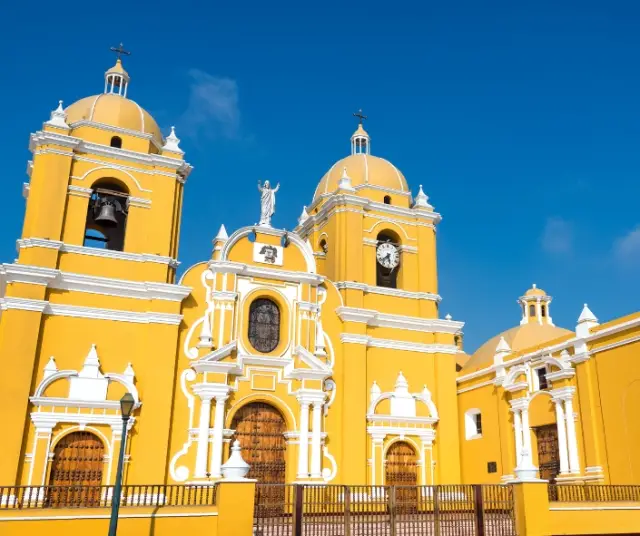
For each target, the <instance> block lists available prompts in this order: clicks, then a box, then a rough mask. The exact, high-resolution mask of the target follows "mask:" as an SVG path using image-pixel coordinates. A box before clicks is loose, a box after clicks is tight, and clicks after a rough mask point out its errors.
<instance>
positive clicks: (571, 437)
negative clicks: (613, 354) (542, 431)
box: [564, 397, 580, 473]
mask: <svg viewBox="0 0 640 536" xmlns="http://www.w3.org/2000/svg"><path fill="white" fill-rule="evenodd" d="M564 414H565V419H566V422H567V443H568V447H569V471H570V472H572V473H580V460H579V459H578V442H577V441H576V423H575V421H574V419H573V400H572V398H571V397H568V398H566V399H565V402H564Z"/></svg>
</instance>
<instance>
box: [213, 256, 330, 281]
mask: <svg viewBox="0 0 640 536" xmlns="http://www.w3.org/2000/svg"><path fill="white" fill-rule="evenodd" d="M209 269H210V270H211V271H212V272H219V273H233V274H237V275H244V276H248V277H261V278H264V279H276V280H279V281H289V282H292V283H306V284H309V285H316V286H317V285H319V284H321V283H322V282H324V280H325V278H324V276H322V275H318V274H313V273H311V272H294V271H291V270H279V269H276V268H267V267H261V266H253V265H250V264H244V263H240V262H232V261H217V260H212V261H209Z"/></svg>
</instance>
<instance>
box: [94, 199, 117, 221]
mask: <svg viewBox="0 0 640 536" xmlns="http://www.w3.org/2000/svg"><path fill="white" fill-rule="evenodd" d="M94 221H95V222H96V223H99V224H101V225H104V226H105V227H115V226H116V225H118V220H116V207H115V205H114V204H113V203H110V202H109V201H106V202H104V203H102V206H101V207H100V212H99V213H98V215H97V216H96V217H95V218H94Z"/></svg>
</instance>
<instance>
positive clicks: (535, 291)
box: [524, 283, 547, 296]
mask: <svg viewBox="0 0 640 536" xmlns="http://www.w3.org/2000/svg"><path fill="white" fill-rule="evenodd" d="M524 295H525V296H546V295H547V293H546V292H545V291H544V290H542V289H541V288H538V287H537V286H536V284H535V283H534V284H533V285H532V287H531V288H530V289H529V290H527V292H525V293H524Z"/></svg>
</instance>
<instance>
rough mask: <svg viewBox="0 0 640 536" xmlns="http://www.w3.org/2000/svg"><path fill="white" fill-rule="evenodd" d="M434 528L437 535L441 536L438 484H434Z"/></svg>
mask: <svg viewBox="0 0 640 536" xmlns="http://www.w3.org/2000/svg"><path fill="white" fill-rule="evenodd" d="M433 530H434V533H435V536H440V499H439V498H438V486H433Z"/></svg>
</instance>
